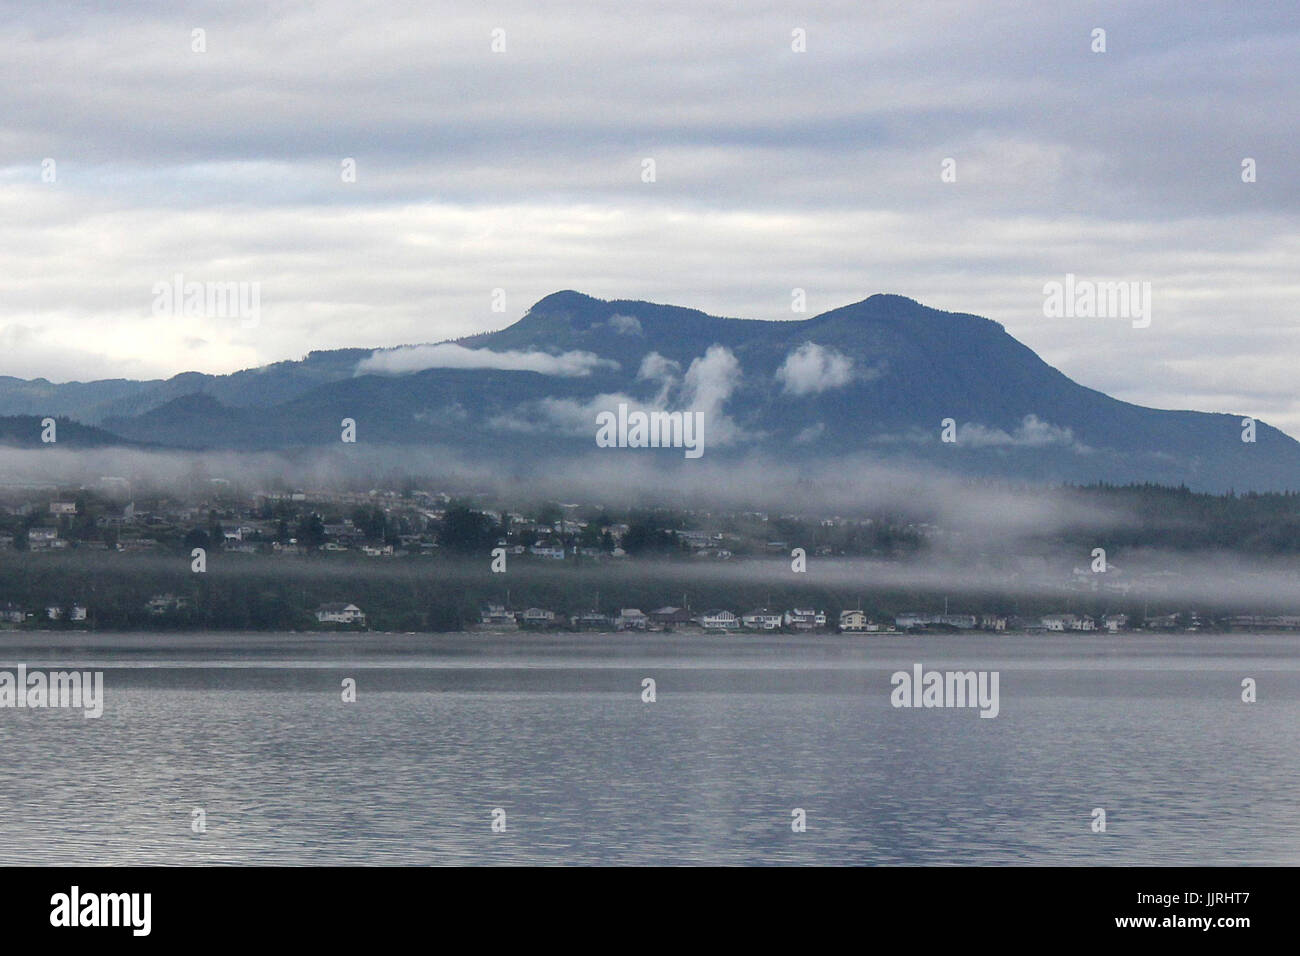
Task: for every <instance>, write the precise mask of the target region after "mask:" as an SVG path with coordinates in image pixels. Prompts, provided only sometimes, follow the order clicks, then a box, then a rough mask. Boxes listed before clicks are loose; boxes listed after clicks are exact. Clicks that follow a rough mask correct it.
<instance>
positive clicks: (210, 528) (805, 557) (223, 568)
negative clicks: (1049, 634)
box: [0, 478, 1300, 633]
mask: <svg viewBox="0 0 1300 956" xmlns="http://www.w3.org/2000/svg"><path fill="white" fill-rule="evenodd" d="M1053 493H1054V494H1055V495H1056V496H1057V497H1058V498H1059V499H1061V500H1063V501H1068V502H1069V503H1070V504H1071V505H1073V506H1074V508H1073V511H1072V512H1071V513H1072V514H1075V515H1085V516H1086V515H1089V514H1095V515H1096V516H1097V520H1096V522H1095V526H1093V527H1090V526H1089V525H1088V522H1087V521H1086V520H1085V519H1081V518H1078V517H1076V518H1074V519H1071V521H1072V523H1071V524H1069V525H1068V526H1067V525H1064V524H1060V523H1057V524H1054V525H1051V526H1047V527H1044V529H1043V530H1042V531H1041V533H1033V532H1032V530H1031V532H1030V533H1025V531H1024V529H1023V528H1020V529H1018V531H1017V533H1016V535H1015V537H1014V540H1008V541H1005V542H1000V541H999V540H998V538H997V536H996V534H994V535H992V536H988V537H985V538H981V539H979V540H972V539H971V538H970V536H969V535H968V534H966V533H964V531H963V530H962V529H961V528H952V527H948V526H946V523H945V520H944V517H943V516H942V515H940V514H937V513H935V512H934V511H932V510H930V509H927V507H926V506H925V504H924V503H920V502H918V504H917V505H916V506H915V507H914V508H912V509H910V510H906V511H904V510H894V511H891V512H882V511H879V510H876V511H872V512H865V511H864V512H863V513H859V514H849V515H845V514H829V513H828V514H819V513H815V512H811V513H809V512H798V513H796V512H794V511H792V512H790V513H785V514H776V513H770V512H759V511H748V512H739V511H718V510H713V511H699V510H689V509H655V510H649V509H642V510H619V509H607V508H605V507H602V506H600V505H598V504H581V503H579V504H572V503H558V502H534V503H529V504H524V503H514V502H501V501H495V500H488V499H485V498H483V497H482V496H479V497H475V496H459V497H456V496H452V495H449V494H445V493H441V492H428V491H423V490H420V488H419V487H418V485H417V484H416V483H415V482H414V481H412V480H405V481H403V482H398V483H395V487H393V488H391V489H384V488H372V489H366V490H354V491H319V492H317V491H303V490H297V491H295V490H282V491H273V492H257V491H251V490H247V489H243V488H240V487H239V486H238V485H235V484H231V483H229V482H225V481H221V480H217V481H210V480H209V481H206V482H204V483H202V484H201V485H200V486H199V487H198V489H197V491H196V490H195V489H194V488H191V489H190V490H189V491H188V492H187V493H184V494H182V493H177V492H171V493H161V492H144V491H143V490H141V491H140V492H133V490H132V483H131V482H128V481H126V480H125V479H113V478H105V479H101V480H100V481H99V482H97V483H94V484H93V485H88V486H83V487H73V488H61V487H58V486H46V487H34V486H28V487H9V488H5V489H0V503H2V511H0V627H10V628H12V627H23V628H32V627H37V628H55V629H62V628H89V629H96V630H159V629H167V630H189V629H223V630H225V629H230V630H238V629H252V630H311V629H317V628H339V627H352V628H359V627H365V628H368V629H374V630H381V631H383V630H391V631H460V630H468V629H474V628H478V627H486V628H496V629H501V628H505V629H513V628H515V627H522V628H524V629H528V628H539V629H548V628H572V629H579V630H582V629H586V630H601V629H611V630H612V629H622V628H626V629H633V630H635V629H640V628H642V627H649V628H651V629H658V628H663V629H675V630H690V629H692V628H702V629H707V630H713V629H720V630H738V631H746V630H779V631H827V632H837V631H847V632H850V633H856V632H876V631H888V630H892V629H894V628H897V629H899V630H928V631H940V630H957V631H978V630H990V631H1002V630H1011V631H1031V632H1032V631H1067V632H1068V631H1085V630H1093V629H1096V630H1111V631H1125V632H1127V631H1133V630H1157V631H1166V632H1167V631H1212V630H1224V631H1226V630H1233V629H1255V630H1258V629H1261V628H1280V629H1292V628H1296V629H1300V616H1297V617H1292V616H1291V615H1292V614H1294V613H1295V611H1296V610H1297V609H1296V608H1294V607H1292V606H1291V605H1290V604H1289V603H1288V601H1287V595H1286V593H1285V592H1284V591H1282V590H1280V589H1277V588H1274V587H1273V586H1272V583H1271V581H1270V580H1269V579H1268V578H1267V577H1266V579H1265V580H1264V582H1263V583H1262V584H1261V585H1259V586H1256V587H1245V586H1243V587H1235V586H1234V585H1233V584H1232V582H1231V581H1230V580H1229V579H1228V577H1227V576H1225V575H1220V577H1222V578H1223V580H1222V581H1220V582H1219V583H1220V584H1221V585H1222V586H1221V587H1219V588H1218V589H1217V590H1216V589H1215V588H1209V589H1203V588H1199V587H1197V586H1195V585H1194V584H1192V583H1190V582H1187V581H1183V582H1182V586H1181V587H1180V586H1179V584H1180V579H1183V578H1187V577H1189V576H1191V577H1195V575H1196V573H1198V572H1196V571H1190V570H1188V568H1186V567H1183V566H1181V565H1180V564H1179V563H1178V562H1181V561H1184V560H1186V561H1191V562H1194V561H1195V559H1196V556H1197V555H1200V554H1203V553H1205V552H1208V551H1211V550H1213V551H1216V552H1217V553H1219V554H1220V555H1222V554H1225V553H1227V554H1233V555H1236V556H1238V557H1240V558H1242V559H1249V560H1255V561H1267V562H1271V564H1270V565H1269V567H1270V568H1271V569H1272V571H1273V573H1274V575H1276V574H1278V573H1283V572H1284V571H1285V568H1286V566H1287V565H1288V562H1289V560H1290V559H1291V558H1292V557H1293V556H1294V555H1295V553H1296V552H1297V551H1298V550H1300V495H1296V494H1259V495H1257V494H1249V495H1235V494H1224V495H1209V494H1195V493H1192V492H1190V491H1188V490H1187V489H1186V488H1168V487H1161V486H1155V485H1143V486H1125V487H1114V486H1105V485H1096V486H1089V487H1064V488H1059V489H1056V490H1055V491H1054V492H1053ZM1120 513H1122V514H1125V515H1127V516H1129V520H1126V521H1124V522H1115V521H1114V520H1113V516H1114V515H1115V514H1120ZM1013 545H1014V547H1013ZM1098 554H1101V555H1102V557H1101V558H1100V559H1098ZM199 555H201V556H202V557H201V558H199V557H198V556H199ZM1099 560H1100V565H1099V563H1098V562H1099ZM809 562H812V566H813V569H814V571H815V573H811V574H810V573H807V567H808V565H809ZM923 569H931V570H934V571H939V570H942V571H943V572H944V573H942V574H938V575H937V576H927V575H925V574H923V573H921V571H922V570H923ZM1099 572H1104V573H1099ZM1199 573H1201V574H1204V573H1205V572H1204V571H1203V570H1202V571H1201V572H1199ZM348 607H351V608H352V609H353V610H350V611H348V610H344V609H346V608H348ZM715 610H716V611H729V612H730V613H731V614H732V615H733V617H734V621H733V620H731V619H726V618H725V617H723V618H719V617H717V616H714V617H712V618H711V619H709V620H707V621H706V620H704V617H705V616H706V615H707V614H708V613H709V612H710V611H715ZM801 610H802V611H805V612H810V614H804V615H799V614H792V612H798V611H801ZM529 611H531V612H532V613H528V612H529ZM624 612H627V613H624ZM669 612H671V613H669ZM855 612H861V613H860V614H859V613H855ZM810 615H811V616H810Z"/></svg>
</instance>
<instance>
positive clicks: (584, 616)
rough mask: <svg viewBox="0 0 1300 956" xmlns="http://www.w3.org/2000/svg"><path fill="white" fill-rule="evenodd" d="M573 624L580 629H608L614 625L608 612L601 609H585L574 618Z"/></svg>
mask: <svg viewBox="0 0 1300 956" xmlns="http://www.w3.org/2000/svg"><path fill="white" fill-rule="evenodd" d="M572 621H573V626H574V628H575V629H577V630H579V631H608V630H610V629H611V628H613V626H614V622H613V621H611V620H610V618H609V616H608V615H606V614H601V613H600V612H599V611H583V612H582V613H581V614H575V615H573V618H572Z"/></svg>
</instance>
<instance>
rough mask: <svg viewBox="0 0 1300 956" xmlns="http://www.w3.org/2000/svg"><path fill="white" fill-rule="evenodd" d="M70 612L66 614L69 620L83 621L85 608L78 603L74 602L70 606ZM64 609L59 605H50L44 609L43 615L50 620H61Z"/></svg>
mask: <svg viewBox="0 0 1300 956" xmlns="http://www.w3.org/2000/svg"><path fill="white" fill-rule="evenodd" d="M71 612H72V613H71V614H69V615H68V620H70V621H84V620H85V619H86V609H85V608H84V607H82V606H81V605H80V604H74V605H72V608H71ZM63 613H64V609H63V608H62V607H60V606H59V605H54V604H52V605H50V606H49V607H47V608H46V609H45V616H46V617H48V618H49V619H50V620H51V621H61V620H63Z"/></svg>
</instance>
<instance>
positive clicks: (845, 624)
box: [840, 611, 867, 634]
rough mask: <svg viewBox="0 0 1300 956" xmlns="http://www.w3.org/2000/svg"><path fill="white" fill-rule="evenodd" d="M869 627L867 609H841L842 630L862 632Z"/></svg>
mask: <svg viewBox="0 0 1300 956" xmlns="http://www.w3.org/2000/svg"><path fill="white" fill-rule="evenodd" d="M866 629H867V612H866V611H840V630H841V631H844V632H845V633H849V634H860V633H862V632H863V631H865V630H866Z"/></svg>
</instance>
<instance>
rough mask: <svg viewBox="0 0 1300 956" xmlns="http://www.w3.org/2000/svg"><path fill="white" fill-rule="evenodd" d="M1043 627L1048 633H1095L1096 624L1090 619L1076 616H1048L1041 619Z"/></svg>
mask: <svg viewBox="0 0 1300 956" xmlns="http://www.w3.org/2000/svg"><path fill="white" fill-rule="evenodd" d="M1043 627H1045V628H1046V629H1047V630H1049V631H1053V632H1061V631H1095V630H1097V624H1096V622H1094V621H1093V619H1092V618H1090V617H1080V616H1079V615H1078V614H1048V615H1045V616H1044V617H1043Z"/></svg>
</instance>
